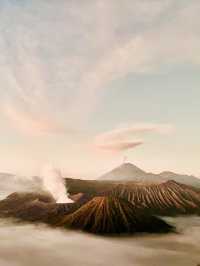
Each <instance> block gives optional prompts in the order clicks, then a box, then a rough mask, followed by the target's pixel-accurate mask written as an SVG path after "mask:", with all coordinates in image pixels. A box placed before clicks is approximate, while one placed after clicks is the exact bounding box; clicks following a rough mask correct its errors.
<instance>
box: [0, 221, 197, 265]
mask: <svg viewBox="0 0 200 266" xmlns="http://www.w3.org/2000/svg"><path fill="white" fill-rule="evenodd" d="M170 221H171V222H176V224H177V225H178V224H179V230H181V231H182V233H181V234H171V235H162V236H155V235H143V236H136V237H131V238H103V237H97V236H91V235H87V234H82V233H77V232H71V231H67V230H66V231H65V230H60V229H52V228H49V227H47V226H45V225H42V224H41V225H29V224H23V225H17V224H15V223H14V222H13V221H11V220H10V221H5V220H0V235H1V239H0V247H1V248H0V265H2V266H27V265H29V266H35V265H37V266H54V265H59V266H66V265H70V266H77V265H84V266H100V265H115V266H133V265H134V266H154V265H159V266H169V265H170V266H188V265H194V266H196V265H197V263H199V262H200V255H199V254H200V248H199V247H200V233H199V231H200V230H199V229H200V218H199V217H190V218H177V219H174V218H173V219H172V218H170Z"/></svg>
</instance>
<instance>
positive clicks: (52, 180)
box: [42, 166, 73, 203]
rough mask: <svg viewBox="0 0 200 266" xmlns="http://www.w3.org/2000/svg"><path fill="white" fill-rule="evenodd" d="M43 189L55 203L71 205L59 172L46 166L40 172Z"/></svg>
mask: <svg viewBox="0 0 200 266" xmlns="http://www.w3.org/2000/svg"><path fill="white" fill-rule="evenodd" d="M42 180H43V187H44V189H45V190H47V191H49V192H50V193H51V194H52V196H53V197H54V199H55V200H56V202H57V203H72V202H73V200H71V199H70V198H69V197H68V193H67V188H66V186H65V181H64V178H63V177H62V175H61V172H60V171H59V170H58V169H56V168H53V167H51V166H46V167H45V168H44V169H43V171H42Z"/></svg>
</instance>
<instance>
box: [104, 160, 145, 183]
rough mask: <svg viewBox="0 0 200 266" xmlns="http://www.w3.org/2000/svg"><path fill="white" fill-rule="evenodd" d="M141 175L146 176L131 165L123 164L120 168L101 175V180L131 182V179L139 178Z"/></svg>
mask: <svg viewBox="0 0 200 266" xmlns="http://www.w3.org/2000/svg"><path fill="white" fill-rule="evenodd" d="M141 175H142V176H143V175H146V172H144V171H143V170H142V169H140V168H139V167H137V166H136V165H134V164H132V163H123V164H121V165H120V166H118V167H116V168H114V169H113V170H112V171H110V172H108V173H106V174H105V175H103V176H102V177H101V179H107V180H109V179H110V180H112V179H114V180H116V179H117V180H123V179H127V180H129V179H130V180H131V179H132V178H133V177H139V176H141Z"/></svg>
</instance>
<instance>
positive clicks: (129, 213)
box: [57, 196, 172, 234]
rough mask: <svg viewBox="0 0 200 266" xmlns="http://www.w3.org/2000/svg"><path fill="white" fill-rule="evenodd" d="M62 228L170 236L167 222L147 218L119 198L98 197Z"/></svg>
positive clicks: (151, 217) (105, 232) (100, 232)
mask: <svg viewBox="0 0 200 266" xmlns="http://www.w3.org/2000/svg"><path fill="white" fill-rule="evenodd" d="M57 225H58V226H65V227H67V228H72V229H78V230H84V231H87V232H91V233H95V234H119V233H136V232H150V233H153V232H169V231H171V230H172V227H171V226H170V225H168V224H167V223H166V222H165V221H163V220H161V219H159V218H157V217H154V216H151V215H146V214H145V213H143V212H142V211H141V210H139V209H138V208H135V207H134V206H133V205H132V204H131V203H130V202H128V201H126V200H123V199H119V198H116V197H109V196H108V197H103V196H99V197H95V198H93V199H92V200H90V201H89V202H87V203H86V204H84V205H83V206H82V207H81V208H79V209H78V210H77V211H75V212H74V213H72V214H69V215H67V216H66V217H64V218H63V219H61V220H60V221H59V222H58V223H57Z"/></svg>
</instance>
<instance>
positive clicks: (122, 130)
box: [94, 123, 173, 152]
mask: <svg viewBox="0 0 200 266" xmlns="http://www.w3.org/2000/svg"><path fill="white" fill-rule="evenodd" d="M172 130H173V126H172V125H169V124H149V123H143V124H136V125H129V126H125V127H118V128H116V129H114V130H111V131H109V132H105V133H102V134H100V135H98V136H96V138H95V141H94V143H95V146H96V147H98V148H100V149H103V150H111V151H114V152H119V151H123V150H128V149H132V148H135V147H137V146H138V145H141V144H143V143H144V141H143V139H142V140H141V139H140V140H137V139H136V134H138V133H139V134H142V133H151V132H154V133H159V134H164V135H165V134H169V133H171V132H172Z"/></svg>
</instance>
